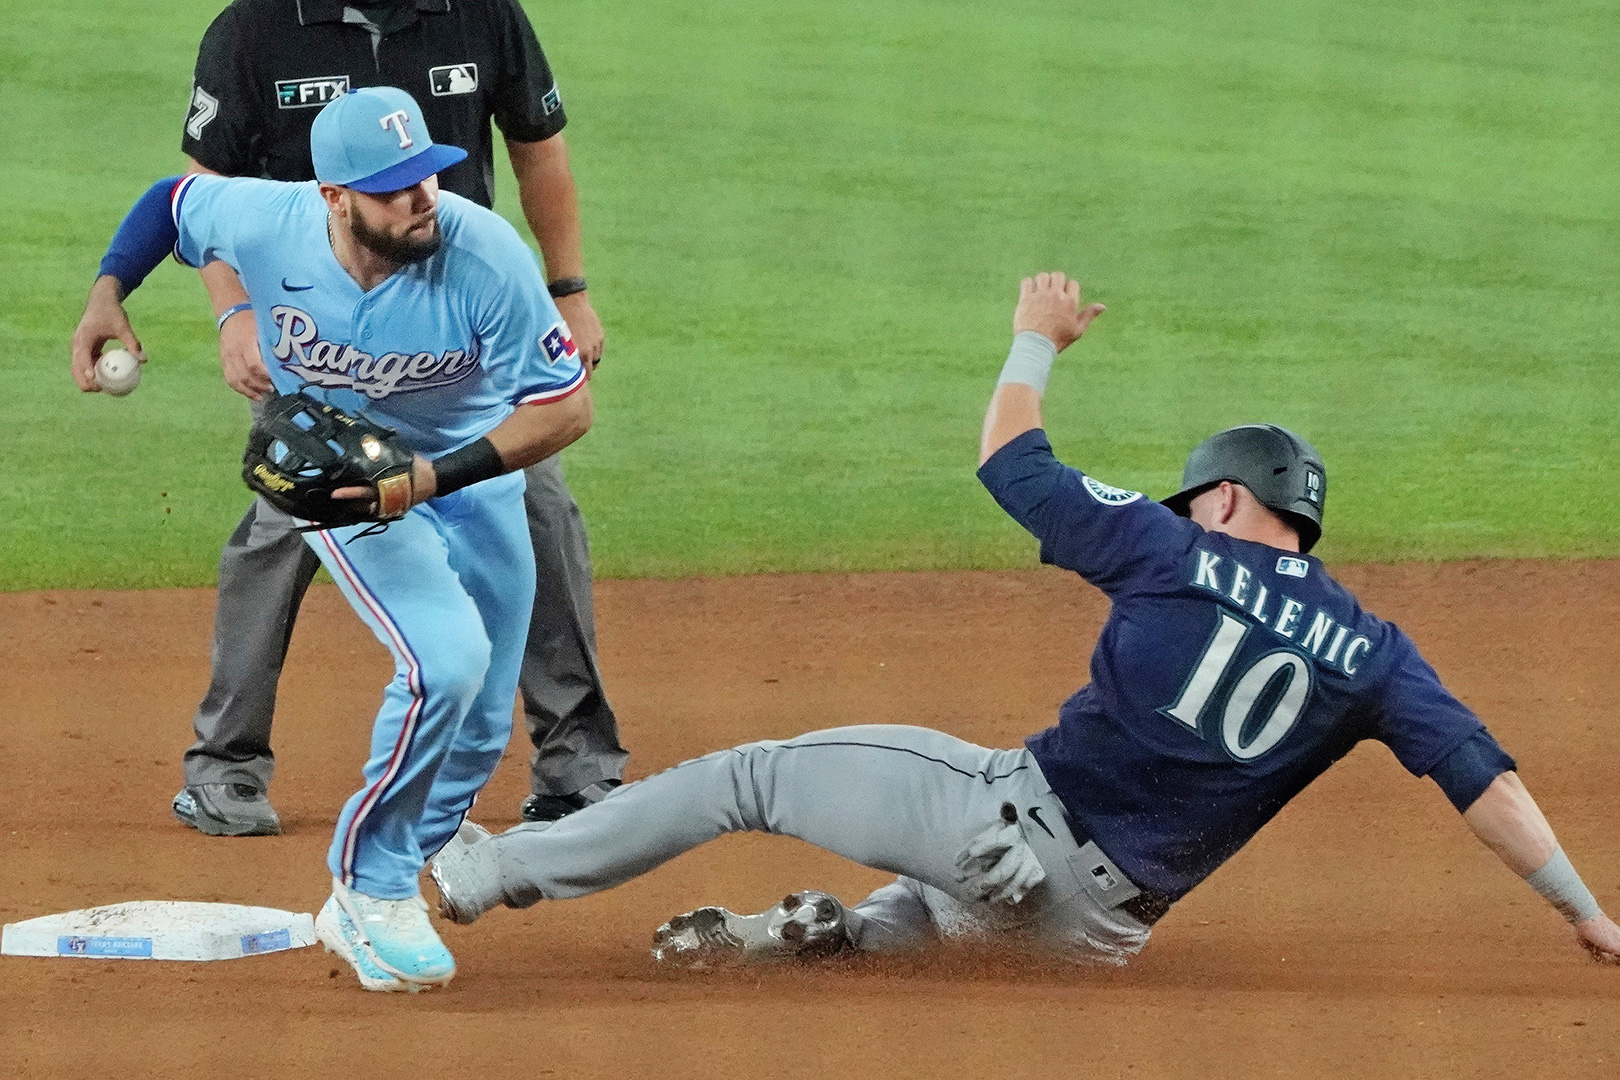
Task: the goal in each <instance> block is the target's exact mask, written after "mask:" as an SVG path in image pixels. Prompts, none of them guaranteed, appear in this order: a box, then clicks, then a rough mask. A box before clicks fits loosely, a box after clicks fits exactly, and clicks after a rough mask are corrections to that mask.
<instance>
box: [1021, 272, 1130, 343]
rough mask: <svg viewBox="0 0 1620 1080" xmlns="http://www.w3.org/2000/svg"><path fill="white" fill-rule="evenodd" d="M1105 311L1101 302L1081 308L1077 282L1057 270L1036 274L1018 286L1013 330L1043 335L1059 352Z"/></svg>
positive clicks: (1076, 339) (1077, 338)
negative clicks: (1031, 331)
mask: <svg viewBox="0 0 1620 1080" xmlns="http://www.w3.org/2000/svg"><path fill="white" fill-rule="evenodd" d="M1107 310H1108V309H1107V308H1105V307H1103V306H1102V305H1101V304H1088V305H1086V306H1085V307H1084V308H1082V307H1081V306H1080V283H1079V282H1078V281H1073V280H1070V279H1069V278H1068V277H1066V276H1064V275H1063V274H1060V273H1047V274H1036V275H1035V276H1034V277H1032V278H1025V279H1024V280H1023V281H1022V282H1021V283H1020V284H1019V286H1018V308H1017V310H1015V311H1014V312H1013V333H1014V334H1020V333H1023V332H1024V331H1025V330H1033V331H1035V332H1036V333H1038V334H1045V335H1046V336H1047V337H1049V338H1051V339H1052V341H1053V343H1055V344H1056V345H1057V347H1058V350H1059V351H1062V350H1064V349H1067V348H1068V347H1069V346H1070V345H1073V344H1074V343H1075V342H1076V341H1078V340H1079V339H1080V335H1082V334H1084V333H1085V332H1086V327H1088V326H1090V325H1091V320H1092V319H1095V318H1096V317H1097V316H1098V315H1101V314H1102V313H1103V312H1104V311H1107Z"/></svg>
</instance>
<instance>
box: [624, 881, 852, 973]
mask: <svg viewBox="0 0 1620 1080" xmlns="http://www.w3.org/2000/svg"><path fill="white" fill-rule="evenodd" d="M847 944H849V935H848V933H847V932H846V929H845V920H844V905H843V904H841V903H839V902H838V898H837V897H835V896H830V895H828V894H827V893H824V892H817V891H816V890H814V889H806V890H804V891H803V892H796V893H789V894H788V895H787V896H784V897H783V898H782V902H781V903H779V904H777V905H776V906H775V907H773V908H771V909H770V910H769V911H762V912H760V913H759V914H758V915H737V914H735V913H733V912H730V911H727V910H726V909H725V908H723V907H703V908H698V909H697V910H696V911H688V912H687V913H686V914H684V915H677V916H675V917H674V918H673V919H671V920H669V922H667V923H665V924H664V925H663V926H660V927H659V928H658V929H657V930H655V931H653V948H652V954H653V959H654V960H658V961H662V962H665V963H690V964H695V965H699V966H701V965H702V964H704V963H706V962H708V961H724V960H728V959H732V960H777V959H784V958H787V957H793V956H828V955H831V954H832V953H835V952H837V951H838V950H840V949H842V948H843V947H844V946H845V945H847Z"/></svg>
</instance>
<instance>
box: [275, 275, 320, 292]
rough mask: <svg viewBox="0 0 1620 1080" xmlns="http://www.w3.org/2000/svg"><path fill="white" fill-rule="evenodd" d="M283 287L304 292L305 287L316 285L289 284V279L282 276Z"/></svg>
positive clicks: (311, 287) (289, 290)
mask: <svg viewBox="0 0 1620 1080" xmlns="http://www.w3.org/2000/svg"><path fill="white" fill-rule="evenodd" d="M281 287H282V288H283V289H286V290H287V291H288V292H303V291H304V290H305V289H313V288H314V287H315V286H313V285H289V284H287V279H286V278H282V279H281Z"/></svg>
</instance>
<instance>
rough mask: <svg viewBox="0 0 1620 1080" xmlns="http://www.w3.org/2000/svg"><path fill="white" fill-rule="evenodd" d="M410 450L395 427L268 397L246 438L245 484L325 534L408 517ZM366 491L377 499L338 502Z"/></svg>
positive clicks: (295, 399)
mask: <svg viewBox="0 0 1620 1080" xmlns="http://www.w3.org/2000/svg"><path fill="white" fill-rule="evenodd" d="M414 456H415V455H414V454H413V453H412V452H411V448H410V447H408V446H406V445H405V443H404V441H403V440H401V439H400V437H399V434H398V433H397V432H396V431H394V429H393V428H388V427H383V426H382V425H381V424H377V423H373V422H372V421H370V420H367V419H366V418H365V417H363V416H350V415H349V414H348V413H346V412H344V411H342V410H341V409H337V408H334V407H332V406H331V405H327V404H325V403H324V402H320V401H316V400H315V399H314V398H312V397H309V396H308V395H306V394H286V395H278V396H274V397H270V398H267V399H266V400H265V402H264V406H263V408H262V409H261V410H260V412H259V416H258V418H257V419H256V420H254V421H253V429H252V430H251V431H250V432H248V443H247V450H246V452H244V453H243V455H242V479H243V480H245V481H247V486H248V487H250V488H252V489H253V490H254V491H257V492H258V493H259V494H260V495H263V496H264V497H265V498H266V499H268V500H269V501H270V504H271V505H272V506H274V507H276V508H277V509H278V510H282V511H284V512H286V513H288V514H291V515H292V516H293V517H296V518H303V519H304V520H306V521H310V522H313V523H314V524H313V525H310V526H306V528H315V529H324V528H331V527H333V526H338V525H359V524H362V523H364V522H368V521H394V520H396V519H398V518H401V517H404V516H405V512H406V511H407V510H409V509H410V508H411V504H412V502H413V501H414V500H413V495H412V490H411V462H412V460H413V458H414ZM346 487H369V488H371V489H372V490H373V491H374V492H376V498H375V499H334V498H332V492H334V491H336V490H338V489H339V488H346Z"/></svg>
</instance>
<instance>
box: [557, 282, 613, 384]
mask: <svg viewBox="0 0 1620 1080" xmlns="http://www.w3.org/2000/svg"><path fill="white" fill-rule="evenodd" d="M557 311H558V313H560V314H561V315H562V317H563V322H565V323H567V324H568V330H569V332H570V333H571V334H573V335H574V347H575V348H576V349H578V350H579V359H580V362H581V363H583V364H584V365H585V371H586V373H587V374H589V373H590V372H592V371H595V370H596V365H597V364H600V363H601V362H602V344H603V342H604V341H605V340H606V339H607V334H606V332H605V331H603V329H602V320H601V319H598V318H597V317H596V309H595V308H593V307H591V301H590V298H589V297H588V296H587V295H586V294H585V293H582V292H577V293H573V294H571V295H569V296H563V297H559V298H558V299H557Z"/></svg>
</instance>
